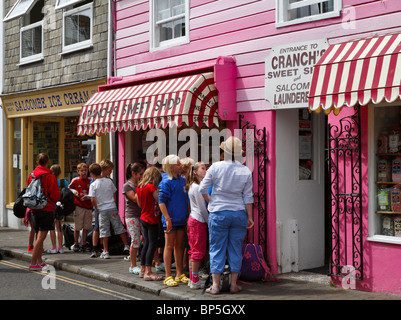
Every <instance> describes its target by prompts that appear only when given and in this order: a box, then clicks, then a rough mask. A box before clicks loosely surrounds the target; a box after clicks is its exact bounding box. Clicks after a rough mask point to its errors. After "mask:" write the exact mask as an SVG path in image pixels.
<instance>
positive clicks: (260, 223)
mask: <svg viewBox="0 0 401 320" xmlns="http://www.w3.org/2000/svg"><path fill="white" fill-rule="evenodd" d="M244 117H245V116H244V115H242V114H240V115H239V128H240V129H241V130H242V144H243V149H244V150H246V146H247V145H248V146H249V143H252V141H253V143H252V147H253V157H252V158H253V160H254V164H255V167H254V170H253V173H254V174H253V178H254V179H255V177H256V178H257V186H256V189H255V188H254V211H253V212H254V216H253V219H254V221H255V226H254V228H253V234H250V233H249V232H248V235H247V238H246V242H253V243H257V244H259V245H260V246H261V247H262V250H263V254H264V256H265V257H267V256H268V255H267V243H266V239H267V184H266V180H267V176H266V164H267V161H268V157H267V155H266V152H267V151H266V128H265V127H264V128H262V129H256V125H254V124H252V123H250V122H249V121H244ZM247 133H248V134H247ZM249 133H252V136H251V135H250V134H249ZM249 140H251V141H249ZM255 174H256V175H255Z"/></svg>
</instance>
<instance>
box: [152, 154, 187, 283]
mask: <svg viewBox="0 0 401 320" xmlns="http://www.w3.org/2000/svg"><path fill="white" fill-rule="evenodd" d="M162 166H163V171H164V172H165V173H166V174H167V178H165V179H163V180H162V181H161V182H160V184H159V207H160V211H161V212H162V215H163V217H162V221H163V227H164V229H165V240H166V241H165V242H166V243H165V248H164V255H163V257H164V267H165V270H166V278H165V280H164V284H165V285H167V286H169V287H175V286H177V285H178V282H182V283H188V281H189V279H188V278H187V277H186V276H185V274H184V273H183V268H182V262H183V247H182V240H183V237H184V234H185V230H186V224H187V219H188V212H189V202H188V196H187V193H186V191H185V184H186V181H185V178H184V177H182V176H181V172H182V165H181V162H180V158H179V157H178V156H176V155H169V156H167V157H165V158H164V159H163V161H162ZM173 249H174V258H175V263H176V276H175V278H173V277H172V276H171V256H172V253H173Z"/></svg>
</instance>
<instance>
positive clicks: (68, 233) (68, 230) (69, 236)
mask: <svg viewBox="0 0 401 320" xmlns="http://www.w3.org/2000/svg"><path fill="white" fill-rule="evenodd" d="M63 236H64V246H65V247H66V248H68V249H69V250H71V246H72V245H73V244H74V226H73V225H70V224H68V223H64V224H63Z"/></svg>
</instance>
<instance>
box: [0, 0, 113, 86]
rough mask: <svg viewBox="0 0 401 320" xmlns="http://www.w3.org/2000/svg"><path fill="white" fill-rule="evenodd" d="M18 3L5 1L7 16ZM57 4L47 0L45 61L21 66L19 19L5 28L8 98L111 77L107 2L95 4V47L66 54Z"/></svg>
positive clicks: (45, 5)
mask: <svg viewBox="0 0 401 320" xmlns="http://www.w3.org/2000/svg"><path fill="white" fill-rule="evenodd" d="M15 2H16V0H5V1H4V3H5V13H6V14H7V13H8V12H9V10H10V9H11V7H12V6H13V5H14V3H15ZM54 4H55V0H45V1H44V8H45V17H44V21H45V22H44V50H43V54H44V59H43V60H42V61H38V62H34V63H30V64H25V65H20V66H19V65H18V64H19V61H20V57H19V49H20V24H21V18H16V19H13V20H11V21H8V22H5V24H4V29H5V32H4V36H5V39H4V44H5V48H4V51H5V52H4V54H5V70H4V71H5V75H4V76H5V81H4V94H13V93H18V92H23V91H31V90H40V89H47V88H50V87H54V86H61V85H68V84H73V83H77V82H85V81H92V80H98V79H105V78H106V76H107V38H108V37H107V33H108V19H107V18H108V14H107V9H108V6H107V0H94V1H93V34H92V40H93V47H91V48H88V49H84V50H81V51H75V52H72V53H69V54H61V53H62V32H63V21H62V18H63V10H62V9H59V10H55V9H54Z"/></svg>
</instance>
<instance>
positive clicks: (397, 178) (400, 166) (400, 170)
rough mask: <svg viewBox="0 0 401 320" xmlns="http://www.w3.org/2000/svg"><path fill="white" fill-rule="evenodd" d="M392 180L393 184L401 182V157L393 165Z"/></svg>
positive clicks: (394, 160)
mask: <svg viewBox="0 0 401 320" xmlns="http://www.w3.org/2000/svg"><path fill="white" fill-rule="evenodd" d="M391 179H392V181H393V182H401V157H400V156H397V157H396V158H395V159H393V161H392V164H391Z"/></svg>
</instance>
